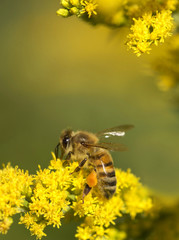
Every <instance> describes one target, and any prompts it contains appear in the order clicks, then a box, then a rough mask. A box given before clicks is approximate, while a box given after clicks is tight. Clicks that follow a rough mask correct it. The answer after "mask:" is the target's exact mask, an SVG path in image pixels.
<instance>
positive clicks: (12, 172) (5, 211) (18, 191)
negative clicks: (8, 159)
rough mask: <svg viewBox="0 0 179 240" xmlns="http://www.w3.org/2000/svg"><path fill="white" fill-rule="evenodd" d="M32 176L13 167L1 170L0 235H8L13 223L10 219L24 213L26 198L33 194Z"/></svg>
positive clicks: (8, 166)
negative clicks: (31, 187) (31, 186)
mask: <svg viewBox="0 0 179 240" xmlns="http://www.w3.org/2000/svg"><path fill="white" fill-rule="evenodd" d="M32 180H33V178H32V176H29V174H28V172H24V171H23V170H20V169H18V167H17V166H16V167H15V168H13V167H11V166H10V164H8V165H7V166H4V168H3V169H2V170H0V226H1V227H0V233H6V232H7V229H8V228H9V226H10V225H11V223H12V219H11V218H9V217H11V216H13V215H14V214H16V213H19V212H21V211H22V209H21V208H22V207H23V206H24V201H25V196H28V195H29V194H30V193H31V189H30V185H32Z"/></svg>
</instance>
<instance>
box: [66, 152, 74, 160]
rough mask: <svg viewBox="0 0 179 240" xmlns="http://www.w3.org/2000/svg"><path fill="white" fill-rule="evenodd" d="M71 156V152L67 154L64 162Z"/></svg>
mask: <svg viewBox="0 0 179 240" xmlns="http://www.w3.org/2000/svg"><path fill="white" fill-rule="evenodd" d="M72 154H73V152H69V153H68V154H67V155H66V158H65V160H70V159H71V155H72Z"/></svg>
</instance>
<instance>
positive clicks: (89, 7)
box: [81, 0, 97, 18]
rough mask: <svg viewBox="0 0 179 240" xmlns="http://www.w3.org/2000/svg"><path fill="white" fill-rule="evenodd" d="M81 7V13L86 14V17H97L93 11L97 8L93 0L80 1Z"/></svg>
mask: <svg viewBox="0 0 179 240" xmlns="http://www.w3.org/2000/svg"><path fill="white" fill-rule="evenodd" d="M81 5H82V6H83V9H82V11H81V13H82V14H83V13H85V12H87V13H88V17H89V18H90V17H91V15H92V14H94V15H97V12H96V11H95V10H96V8H97V4H96V3H95V2H94V1H93V0H82V1H81Z"/></svg>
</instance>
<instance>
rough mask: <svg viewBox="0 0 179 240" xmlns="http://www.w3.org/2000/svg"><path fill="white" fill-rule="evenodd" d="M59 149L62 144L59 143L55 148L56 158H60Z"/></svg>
mask: <svg viewBox="0 0 179 240" xmlns="http://www.w3.org/2000/svg"><path fill="white" fill-rule="evenodd" d="M59 147H60V143H58V144H57V146H56V147H55V157H56V158H58V152H59Z"/></svg>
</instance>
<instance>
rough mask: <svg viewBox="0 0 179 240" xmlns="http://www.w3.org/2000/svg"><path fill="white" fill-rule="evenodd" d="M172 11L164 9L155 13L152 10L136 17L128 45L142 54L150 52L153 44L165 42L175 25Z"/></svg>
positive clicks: (137, 53)
mask: <svg viewBox="0 0 179 240" xmlns="http://www.w3.org/2000/svg"><path fill="white" fill-rule="evenodd" d="M171 13H172V12H171V11H170V10H162V11H161V12H156V14H155V15H153V14H152V13H151V12H150V13H145V14H144V16H143V17H141V18H139V19H135V18H134V25H132V27H131V31H132V33H131V34H129V35H128V42H127V45H128V47H129V48H130V49H133V50H134V52H135V53H136V55H137V56H140V55H141V54H142V53H149V51H150V50H151V48H150V46H151V45H152V44H155V45H158V43H162V42H164V39H165V38H167V37H168V36H171V34H172V30H173V26H174V25H173V18H172V16H171Z"/></svg>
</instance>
